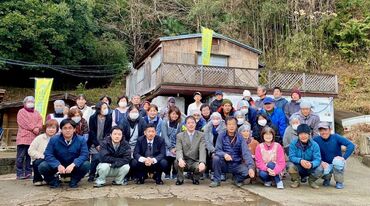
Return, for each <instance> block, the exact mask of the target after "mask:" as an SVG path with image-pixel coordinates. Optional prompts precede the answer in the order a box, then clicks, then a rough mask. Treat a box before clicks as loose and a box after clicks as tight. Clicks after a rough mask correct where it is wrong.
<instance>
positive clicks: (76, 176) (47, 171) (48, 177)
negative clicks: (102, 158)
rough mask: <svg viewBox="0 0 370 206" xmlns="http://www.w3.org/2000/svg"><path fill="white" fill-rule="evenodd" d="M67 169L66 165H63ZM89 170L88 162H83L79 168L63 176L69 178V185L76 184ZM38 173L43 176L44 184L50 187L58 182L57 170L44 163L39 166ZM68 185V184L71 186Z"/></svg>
mask: <svg viewBox="0 0 370 206" xmlns="http://www.w3.org/2000/svg"><path fill="white" fill-rule="evenodd" d="M63 166H64V167H67V166H68V165H63ZM89 170H90V162H88V161H85V162H84V163H83V164H82V165H80V166H79V167H77V166H76V167H75V168H73V170H72V172H71V174H66V175H65V176H70V177H71V183H74V184H77V183H78V182H79V181H80V180H81V179H82V178H83V177H84V176H85V175H86V174H87V173H88V172H89ZM39 172H40V174H41V175H42V176H44V180H45V182H47V183H48V184H50V185H55V184H57V183H58V182H59V178H58V175H57V172H58V168H52V167H50V165H49V164H48V163H47V162H46V161H44V162H42V163H41V164H40V165H39ZM71 183H70V184H71Z"/></svg>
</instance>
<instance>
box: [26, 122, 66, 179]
mask: <svg viewBox="0 0 370 206" xmlns="http://www.w3.org/2000/svg"><path fill="white" fill-rule="evenodd" d="M58 128H59V126H58V122H57V120H55V119H50V120H48V121H47V122H46V123H45V133H44V134H40V135H39V136H37V137H36V138H35V139H34V140H33V141H32V143H31V145H30V148H29V149H28V154H29V155H30V157H31V160H32V167H33V185H35V186H41V185H42V184H43V180H44V178H43V177H42V176H41V174H40V172H39V169H38V167H39V165H40V164H41V163H42V162H43V161H44V158H45V156H44V152H45V149H46V146H47V145H48V143H49V140H50V138H51V137H53V136H54V135H55V134H56V133H57V132H58Z"/></svg>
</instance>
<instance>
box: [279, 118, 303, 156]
mask: <svg viewBox="0 0 370 206" xmlns="http://www.w3.org/2000/svg"><path fill="white" fill-rule="evenodd" d="M289 123H290V124H289V126H288V127H287V128H286V129H285V132H284V137H283V146H284V151H285V154H287V155H289V145H290V143H291V142H292V141H293V140H294V139H298V134H297V128H298V126H299V125H300V124H301V122H300V120H299V116H298V115H292V116H291V117H290V119H289Z"/></svg>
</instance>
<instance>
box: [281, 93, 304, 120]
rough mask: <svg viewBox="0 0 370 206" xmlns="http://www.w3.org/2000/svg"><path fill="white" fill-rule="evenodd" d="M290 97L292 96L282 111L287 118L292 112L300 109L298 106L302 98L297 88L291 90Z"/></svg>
mask: <svg viewBox="0 0 370 206" xmlns="http://www.w3.org/2000/svg"><path fill="white" fill-rule="evenodd" d="M290 97H291V98H292V100H290V102H289V103H287V104H286V105H285V107H284V113H285V116H286V118H287V119H289V118H290V117H291V116H292V114H294V113H296V112H298V111H299V110H300V109H301V108H300V106H299V105H300V104H301V98H302V96H301V92H300V91H299V90H298V89H295V90H293V91H292V94H291V95H290Z"/></svg>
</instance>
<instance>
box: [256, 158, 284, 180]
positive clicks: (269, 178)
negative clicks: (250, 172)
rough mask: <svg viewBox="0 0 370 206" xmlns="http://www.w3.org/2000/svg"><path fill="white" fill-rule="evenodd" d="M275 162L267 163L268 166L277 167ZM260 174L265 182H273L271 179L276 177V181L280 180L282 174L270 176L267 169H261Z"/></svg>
mask: <svg viewBox="0 0 370 206" xmlns="http://www.w3.org/2000/svg"><path fill="white" fill-rule="evenodd" d="M275 165H276V164H275V163H274V162H269V163H267V168H270V169H272V170H273V169H274V168H275ZM259 176H260V178H261V180H262V181H263V182H271V179H274V180H275V182H276V183H278V182H280V181H281V179H280V174H275V176H270V175H269V173H268V172H267V171H261V170H260V171H259Z"/></svg>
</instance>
